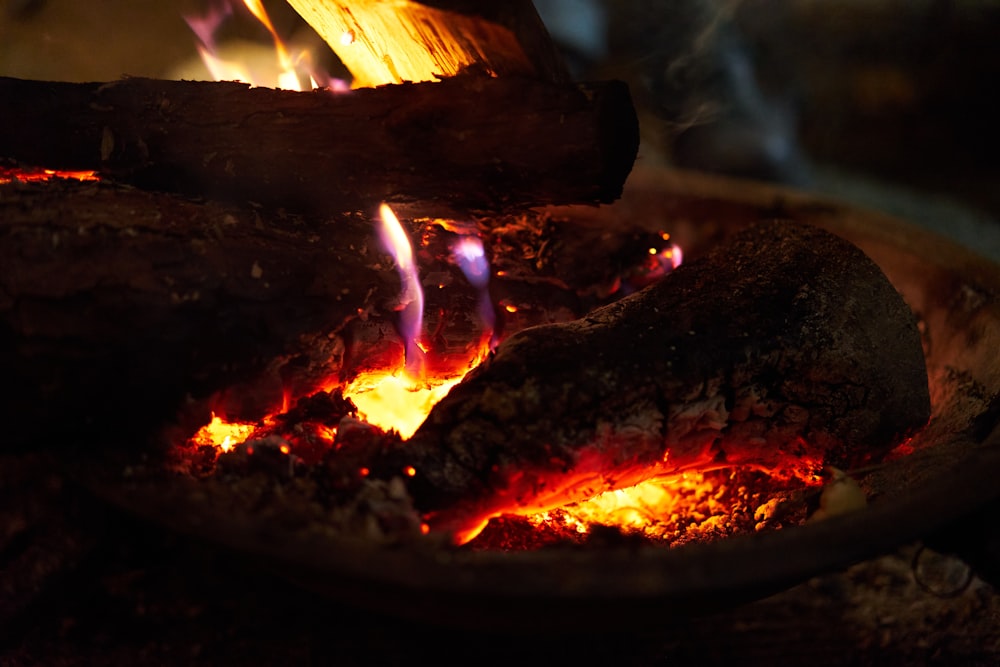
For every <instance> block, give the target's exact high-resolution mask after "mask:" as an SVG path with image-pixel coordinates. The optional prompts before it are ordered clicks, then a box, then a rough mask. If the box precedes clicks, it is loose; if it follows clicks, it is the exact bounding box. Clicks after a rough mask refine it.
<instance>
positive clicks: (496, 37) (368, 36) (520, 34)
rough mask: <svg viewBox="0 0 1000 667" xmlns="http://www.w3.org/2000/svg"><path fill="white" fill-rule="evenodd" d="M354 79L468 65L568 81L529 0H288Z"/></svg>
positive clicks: (393, 79)
mask: <svg viewBox="0 0 1000 667" xmlns="http://www.w3.org/2000/svg"><path fill="white" fill-rule="evenodd" d="M289 4H290V5H292V7H294V8H295V10H296V11H297V12H298V13H299V14H301V15H302V18H304V19H305V20H306V22H307V23H309V24H310V25H311V26H312V27H313V28H314V29H315V30H316V32H317V33H319V35H320V36H321V37H322V38H323V39H324V40H325V41H326V42H327V44H329V45H330V47H331V48H332V49H333V50H334V51H335V52H336V54H337V55H338V56H339V57H340V59H341V60H342V61H343V63H344V65H345V66H346V67H347V69H348V70H350V72H351V74H353V75H354V85H355V86H378V85H383V84H387V83H403V82H404V81H414V82H416V81H433V80H434V79H435V78H444V77H449V76H454V75H456V74H458V73H460V72H462V71H463V70H466V69H469V68H475V69H479V70H482V71H485V72H488V73H490V74H491V75H492V76H500V77H505V76H510V75H517V76H528V77H535V78H539V79H543V80H547V81H553V82H556V83H567V82H568V81H569V72H568V70H567V69H566V65H565V63H564V62H563V61H562V58H561V56H560V55H559V53H558V50H557V49H556V47H555V45H554V44H553V42H552V39H551V38H550V37H549V34H548V31H547V30H546V29H545V25H544V24H543V23H542V20H541V18H539V16H538V12H537V11H535V7H534V5H533V4H532V2H531V0H507V1H506V2H497V3H483V2H472V1H470V0H423V1H422V2H417V1H414V0H405V1H403V2H400V1H398V0H394V1H392V2H387V1H386V0H339V1H338V0H289Z"/></svg>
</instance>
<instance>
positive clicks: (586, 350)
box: [369, 222, 930, 539]
mask: <svg viewBox="0 0 1000 667" xmlns="http://www.w3.org/2000/svg"><path fill="white" fill-rule="evenodd" d="M929 401H930V399H929V392H928V385H927V373H926V368H925V363H924V356H923V352H922V348H921V340H920V335H919V333H918V331H917V328H916V320H915V317H914V316H913V314H912V312H911V311H910V310H909V308H908V307H907V305H906V304H905V303H904V301H903V300H902V298H901V297H900V295H899V294H898V293H897V292H896V290H895V289H894V288H893V287H892V285H891V284H890V283H889V282H888V280H887V279H886V278H885V276H884V275H883V274H882V272H881V271H880V269H879V268H878V267H877V266H876V265H875V264H874V263H873V262H872V261H871V260H870V259H869V258H868V257H867V256H865V255H864V254H863V253H862V252H861V251H860V250H859V249H858V248H857V247H855V246H853V245H851V244H850V243H848V242H846V241H844V240H842V239H840V238H839V237H836V236H834V235H832V234H830V233H828V232H825V231H822V230H820V229H818V228H813V227H808V226H804V225H801V224H797V223H790V222H774V223H770V224H761V225H758V226H755V227H753V228H751V229H749V230H747V231H744V232H742V233H741V235H739V236H738V237H737V238H736V239H734V240H733V241H732V242H730V243H727V244H725V245H723V246H720V247H718V248H717V249H715V250H713V251H712V252H710V253H709V254H708V255H707V256H705V257H704V258H702V259H700V260H698V261H695V262H692V263H691V264H687V265H684V266H682V267H680V268H679V269H678V270H677V271H675V272H674V273H672V274H670V275H669V276H667V277H666V278H665V279H663V280H662V281H661V282H659V283H657V284H655V285H652V286H650V287H648V288H646V289H645V290H643V291H641V292H638V293H636V294H634V295H632V296H631V297H627V298H625V299H622V300H621V301H619V302H617V303H614V304H612V305H609V306H606V307H604V308H601V309H598V310H596V311H594V312H593V313H592V314H590V315H588V316H586V317H584V318H583V319H580V320H577V321H573V322H570V323H563V324H554V325H547V326H539V327H534V328H530V329H526V330H524V331H521V332H520V333H518V334H516V335H514V336H512V337H511V338H509V339H508V340H506V341H505V342H504V343H503V344H501V345H500V347H499V348H498V349H497V350H496V353H495V355H493V356H491V357H490V358H489V359H488V360H486V361H485V362H484V363H483V364H482V365H481V366H480V367H479V368H477V369H476V370H474V371H473V372H472V373H471V374H470V375H468V376H467V377H466V378H465V380H464V381H463V382H462V383H461V384H459V385H458V386H456V387H455V388H454V389H453V390H452V391H451V393H450V394H449V395H448V396H447V397H446V398H445V399H443V400H442V401H441V402H440V403H439V404H438V405H437V406H435V408H434V410H433V411H432V412H431V414H430V416H429V417H428V419H427V421H426V422H425V423H424V424H423V426H421V427H420V429H419V430H418V431H417V433H416V434H415V435H414V436H413V437H412V438H411V439H410V440H409V441H407V442H405V443H403V445H402V446H401V447H391V448H389V451H386V452H383V454H382V455H381V456H379V457H375V458H376V460H377V465H370V466H369V467H370V468H371V470H372V471H373V474H379V475H382V476H386V477H389V476H392V475H400V476H402V474H401V471H403V470H404V469H407V468H408V467H410V466H412V467H413V468H414V469H415V470H416V475H415V476H413V477H412V479H411V481H410V484H411V491H412V493H413V494H414V496H415V498H416V501H417V505H418V507H420V508H421V509H422V510H424V511H426V512H427V519H428V521H429V523H430V525H431V527H432V528H434V529H437V530H445V531H455V533H456V534H457V535H458V536H459V538H460V539H462V537H463V536H465V537H467V536H469V535H471V534H474V533H475V532H476V530H477V529H478V528H479V527H480V526H481V525H482V524H483V523H484V522H485V521H486V520H487V519H488V518H490V517H492V516H495V515H498V514H500V513H511V514H518V513H534V512H538V511H542V510H545V509H549V508H552V507H554V506H557V505H561V504H565V503H569V502H572V501H577V500H580V499H583V498H587V497H590V496H593V495H596V494H597V493H599V492H603V491H606V490H609V489H615V488H620V487H625V486H630V485H634V484H636V483H638V482H641V481H643V480H645V479H649V478H652V477H657V476H664V475H669V474H674V473H678V472H682V471H685V470H707V469H712V468H717V467H726V466H733V465H740V464H742V465H753V466H759V467H763V468H766V469H770V470H775V471H779V470H785V471H788V470H790V469H793V468H795V467H796V466H797V465H802V466H806V467H807V466H808V465H814V466H817V467H818V466H819V465H823V464H831V465H838V466H840V467H849V466H852V465H856V464H858V463H860V462H862V461H864V460H866V459H868V458H873V457H878V456H880V455H882V454H884V453H885V452H887V451H888V450H889V448H891V447H892V446H893V445H895V444H896V443H899V442H900V440H901V439H902V438H904V437H906V436H907V435H909V434H911V433H912V432H913V431H914V430H915V429H918V428H919V427H921V426H922V425H924V424H925V423H926V422H927V420H928V418H929V414H930V402H929Z"/></svg>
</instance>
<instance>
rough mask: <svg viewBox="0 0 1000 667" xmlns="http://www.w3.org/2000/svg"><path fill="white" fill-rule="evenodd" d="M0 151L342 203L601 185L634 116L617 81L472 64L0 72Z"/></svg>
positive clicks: (504, 203) (598, 198)
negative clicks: (365, 69)
mask: <svg viewBox="0 0 1000 667" xmlns="http://www.w3.org/2000/svg"><path fill="white" fill-rule="evenodd" d="M0 115H2V117H3V119H4V120H3V123H0V157H7V158H11V159H14V160H18V161H20V162H22V163H25V164H35V165H38V166H43V167H48V168H52V169H96V170H100V172H101V173H102V174H105V175H108V176H111V177H114V178H115V179H117V180H120V181H123V182H128V183H131V184H134V185H137V186H140V187H143V188H148V189H157V190H164V191H171V192H180V193H188V194H196V195H205V196H209V197H213V198H224V199H229V200H233V201H237V202H246V201H252V202H257V203H260V204H263V205H267V206H273V207H283V208H287V209H297V210H309V211H322V212H342V211H354V210H357V209H359V208H366V207H369V206H371V205H372V204H377V203H378V202H380V201H391V202H406V201H421V202H434V203H437V204H439V205H442V206H445V205H448V206H451V207H459V208H463V209H487V210H493V211H497V210H499V209H503V208H521V207H526V206H529V205H536V204H549V203H574V202H580V203H594V202H609V201H612V200H614V199H616V198H617V197H618V196H619V195H620V194H621V190H622V185H623V184H624V181H625V178H626V177H627V176H628V173H629V171H630V170H631V168H632V164H633V162H634V159H635V155H636V151H637V147H638V128H637V121H636V117H635V111H634V109H633V107H632V104H631V101H630V98H629V94H628V90H627V88H626V87H625V85H624V84H621V83H617V82H606V83H597V84H580V85H579V86H570V87H565V86H553V85H551V84H547V83H541V82H539V81H537V80H532V79H526V78H520V77H506V78H499V79H491V78H487V77H483V76H477V75H466V76H457V77H452V78H450V79H447V80H444V81H441V82H437V83H419V84H405V85H399V86H384V87H381V88H377V89H365V90H357V91H354V92H352V93H350V94H333V93H331V92H330V91H326V90H317V91H312V92H294V91H282V90H272V89H266V88H250V87H249V86H248V85H246V84H242V83H234V82H225V83H213V82H191V81H159V80H151V79H124V80H121V81H114V82H110V83H104V84H100V83H86V84H77V83H55V82H39V81H25V80H19V79H11V78H2V77H0Z"/></svg>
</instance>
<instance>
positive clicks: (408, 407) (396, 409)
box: [344, 371, 462, 439]
mask: <svg viewBox="0 0 1000 667" xmlns="http://www.w3.org/2000/svg"><path fill="white" fill-rule="evenodd" d="M461 379H462V378H461V377H452V378H447V379H437V380H433V381H429V382H419V381H416V380H413V379H411V378H410V377H408V376H407V375H406V374H405V373H404V372H403V371H397V372H396V373H395V374H389V373H366V374H362V375H360V376H358V377H357V378H356V379H355V380H354V381H352V382H351V383H350V384H348V385H347V386H346V387H345V388H344V396H345V397H347V398H350V399H351V400H352V401H354V405H356V406H357V408H358V413H359V415H360V416H361V417H362V418H363V419H364V420H365V421H367V422H368V423H369V424H374V425H375V426H378V427H379V428H381V429H382V430H385V431H389V430H393V429H394V430H396V431H398V432H399V434H400V435H401V436H402V437H403V438H404V439H405V438H409V437H410V436H412V435H413V434H414V433H416V431H417V429H418V428H419V427H420V425H421V424H422V423H424V420H425V419H426V418H427V415H428V414H430V411H431V408H433V407H434V405H435V404H436V403H437V402H438V401H440V400H441V399H442V398H444V397H445V395H446V394H447V393H448V392H449V391H450V390H451V388H452V387H454V386H455V385H456V384H458V383H459V381H461Z"/></svg>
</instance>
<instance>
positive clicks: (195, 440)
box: [191, 412, 257, 452]
mask: <svg viewBox="0 0 1000 667" xmlns="http://www.w3.org/2000/svg"><path fill="white" fill-rule="evenodd" d="M256 428H257V425H256V424H252V423H248V422H227V421H225V420H224V419H222V418H221V417H219V416H218V415H216V414H215V413H214V412H213V413H212V421H210V422H209V423H207V424H205V425H204V426H202V427H201V429H199V430H198V432H197V433H195V434H194V436H192V437H191V442H192V444H195V445H199V446H210V447H215V448H217V449H220V450H222V451H223V452H228V451H229V450H231V449H232V448H233V447H235V446H236V445H237V444H239V443H241V442H243V441H244V440H246V439H247V438H249V437H250V436H251V435H252V434H253V432H254V430H256Z"/></svg>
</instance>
